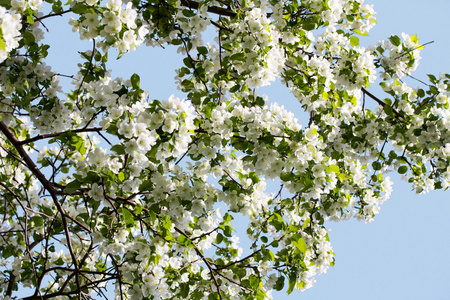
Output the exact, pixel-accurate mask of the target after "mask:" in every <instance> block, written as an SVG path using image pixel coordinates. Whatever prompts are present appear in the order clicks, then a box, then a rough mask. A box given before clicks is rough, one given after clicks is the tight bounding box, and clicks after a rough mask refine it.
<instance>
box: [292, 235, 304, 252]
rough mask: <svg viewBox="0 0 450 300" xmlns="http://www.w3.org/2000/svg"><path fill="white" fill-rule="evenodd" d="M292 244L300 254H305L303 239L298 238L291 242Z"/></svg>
mask: <svg viewBox="0 0 450 300" xmlns="http://www.w3.org/2000/svg"><path fill="white" fill-rule="evenodd" d="M292 244H293V245H294V246H295V247H296V248H297V249H298V250H300V252H302V253H305V252H306V242H305V240H304V239H302V238H300V239H298V240H297V241H292Z"/></svg>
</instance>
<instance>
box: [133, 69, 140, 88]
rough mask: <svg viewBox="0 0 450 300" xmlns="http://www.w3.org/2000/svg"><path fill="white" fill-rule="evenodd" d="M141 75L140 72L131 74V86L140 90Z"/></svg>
mask: <svg viewBox="0 0 450 300" xmlns="http://www.w3.org/2000/svg"><path fill="white" fill-rule="evenodd" d="M140 80H141V79H140V77H139V75H138V74H136V73H134V74H133V75H131V86H132V87H133V88H134V89H136V90H139V89H140V88H139V81H140Z"/></svg>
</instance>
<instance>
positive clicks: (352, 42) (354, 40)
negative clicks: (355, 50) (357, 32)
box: [350, 36, 359, 47]
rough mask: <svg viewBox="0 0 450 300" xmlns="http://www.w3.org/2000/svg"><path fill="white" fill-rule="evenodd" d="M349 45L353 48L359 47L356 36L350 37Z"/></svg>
mask: <svg viewBox="0 0 450 300" xmlns="http://www.w3.org/2000/svg"><path fill="white" fill-rule="evenodd" d="M350 45H352V46H353V47H356V46H359V38H358V37H357V36H351V37H350Z"/></svg>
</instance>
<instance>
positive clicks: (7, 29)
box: [0, 6, 22, 63]
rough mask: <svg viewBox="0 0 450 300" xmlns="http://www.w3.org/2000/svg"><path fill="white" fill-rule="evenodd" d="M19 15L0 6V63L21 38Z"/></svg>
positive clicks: (17, 44)
mask: <svg viewBox="0 0 450 300" xmlns="http://www.w3.org/2000/svg"><path fill="white" fill-rule="evenodd" d="M20 20H21V15H20V14H19V13H18V12H16V11H14V10H12V11H7V10H6V9H5V8H4V7H3V6H0V63H1V62H2V61H4V60H5V59H6V58H8V53H9V52H10V51H11V50H13V49H15V48H17V47H18V46H19V41H20V39H21V36H20V29H21V28H22V24H21V22H20Z"/></svg>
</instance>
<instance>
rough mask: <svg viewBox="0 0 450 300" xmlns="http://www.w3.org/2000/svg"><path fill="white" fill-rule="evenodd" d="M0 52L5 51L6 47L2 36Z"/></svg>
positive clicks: (0, 36) (0, 38) (0, 37)
mask: <svg viewBox="0 0 450 300" xmlns="http://www.w3.org/2000/svg"><path fill="white" fill-rule="evenodd" d="M0 50H3V51H6V45H5V42H4V41H3V37H2V35H0Z"/></svg>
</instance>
